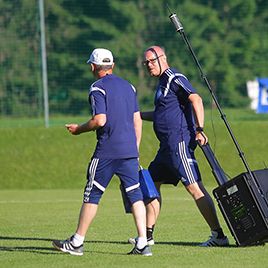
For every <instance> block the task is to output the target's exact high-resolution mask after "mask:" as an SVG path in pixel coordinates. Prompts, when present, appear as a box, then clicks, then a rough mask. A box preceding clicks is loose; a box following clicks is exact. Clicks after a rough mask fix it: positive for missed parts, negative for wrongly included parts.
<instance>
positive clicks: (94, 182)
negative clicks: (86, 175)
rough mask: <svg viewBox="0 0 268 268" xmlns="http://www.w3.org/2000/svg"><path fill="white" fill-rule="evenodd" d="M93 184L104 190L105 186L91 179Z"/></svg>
mask: <svg viewBox="0 0 268 268" xmlns="http://www.w3.org/2000/svg"><path fill="white" fill-rule="evenodd" d="M93 184H94V185H95V186H96V187H97V188H99V189H100V190H101V191H103V192H104V191H105V188H104V187H103V186H102V185H100V184H99V183H98V182H96V181H93Z"/></svg>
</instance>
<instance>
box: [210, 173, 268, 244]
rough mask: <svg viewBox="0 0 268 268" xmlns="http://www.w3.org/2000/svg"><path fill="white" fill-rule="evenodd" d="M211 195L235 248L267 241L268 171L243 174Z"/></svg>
mask: <svg viewBox="0 0 268 268" xmlns="http://www.w3.org/2000/svg"><path fill="white" fill-rule="evenodd" d="M213 194H214V197H215V198H216V200H217V202H218V205H219V208H220V210H221V212H222V214H223V217H224V219H225V221H226V223H227V225H228V227H229V229H230V231H231V233H232V235H233V237H234V239H235V241H236V244H237V245H238V246H250V245H258V244H264V243H265V242H267V241H268V169H262V170H256V171H252V174H249V173H248V172H245V173H242V174H240V175H238V176H236V177H235V178H233V179H231V180H229V181H227V182H225V183H224V184H222V185H220V186H219V187H218V188H216V189H214V190H213Z"/></svg>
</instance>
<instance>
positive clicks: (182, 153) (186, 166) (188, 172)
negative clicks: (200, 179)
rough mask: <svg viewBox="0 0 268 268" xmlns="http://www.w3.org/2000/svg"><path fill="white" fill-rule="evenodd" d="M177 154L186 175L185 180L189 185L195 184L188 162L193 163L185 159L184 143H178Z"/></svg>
mask: <svg viewBox="0 0 268 268" xmlns="http://www.w3.org/2000/svg"><path fill="white" fill-rule="evenodd" d="M179 154H180V157H181V160H182V165H183V167H184V169H185V173H186V175H187V178H188V180H189V182H190V184H192V183H195V182H196V180H195V178H194V174H193V171H192V169H191V165H190V162H193V159H191V158H187V154H186V150H185V142H184V141H182V142H179Z"/></svg>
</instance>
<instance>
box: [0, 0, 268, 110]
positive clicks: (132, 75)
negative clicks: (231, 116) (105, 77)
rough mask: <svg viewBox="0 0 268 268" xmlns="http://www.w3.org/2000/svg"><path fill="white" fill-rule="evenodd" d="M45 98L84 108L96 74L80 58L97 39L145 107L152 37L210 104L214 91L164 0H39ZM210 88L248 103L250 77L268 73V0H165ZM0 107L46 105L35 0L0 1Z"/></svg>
mask: <svg viewBox="0 0 268 268" xmlns="http://www.w3.org/2000/svg"><path fill="white" fill-rule="evenodd" d="M44 3H45V23H46V48H47V63H48V88H49V106H50V112H51V113H55V114H58V113H60V114H61V113H68V114H84V113H87V112H88V105H87V101H86V98H87V91H88V88H89V86H90V84H91V83H92V82H93V81H94V78H93V77H92V76H91V75H90V72H89V67H88V66H87V64H86V63H85V62H86V60H87V58H88V56H89V54H90V52H91V51H92V50H93V49H94V48H96V47H105V48H108V49H110V50H112V52H113V54H114V57H115V63H116V67H115V73H116V74H118V75H121V76H123V77H124V78H126V79H127V80H129V81H130V82H131V83H132V84H133V85H134V86H135V87H136V88H137V90H138V94H139V100H140V104H141V106H142V107H145V106H150V105H152V101H153V94H154V92H153V90H154V87H155V85H156V83H157V79H152V78H149V77H148V75H147V73H146V70H145V68H144V66H143V64H142V61H143V51H144V49H146V48H147V47H148V46H150V45H153V44H158V45H160V46H162V47H164V48H165V50H166V53H167V56H168V60H169V63H170V65H171V66H174V67H176V68H178V69H179V70H180V71H181V72H183V73H184V74H185V75H186V76H187V77H188V78H189V80H190V81H191V82H192V84H193V85H194V87H196V88H197V90H198V92H200V94H201V95H202V97H203V99H204V102H205V104H206V105H209V104H210V102H211V97H210V93H209V92H208V90H207V88H206V85H205V84H204V81H203V79H202V77H200V73H199V71H198V69H197V67H196V65H195V63H194V61H193V59H192V57H191V54H190V53H189V50H188V48H187V47H186V45H185V44H184V42H183V40H182V38H180V36H179V34H178V33H176V31H175V28H174V26H173V25H172V23H171V22H170V20H169V15H170V14H169V11H168V9H167V5H166V4H167V1H162V0H158V1H155V0H132V1H124V0H102V1H98V0H90V1H86V0H68V1H67V0H45V1H44ZM168 5H169V8H170V9H171V10H172V12H175V13H177V15H178V17H179V18H180V20H181V22H182V24H183V26H184V31H185V34H186V36H187V37H188V39H189V41H190V43H191V45H192V47H193V50H194V51H195V54H196V55H197V58H198V60H199V61H200V64H201V66H202V68H203V70H204V72H205V74H206V76H207V78H208V80H209V82H210V84H211V86H212V89H213V90H214V92H215V94H216V96H217V99H218V101H219V103H220V104H221V105H223V106H226V107H246V106H247V105H248V103H249V99H248V98H247V91H246V81H248V80H252V79H254V78H255V77H266V76H267V75H268V71H267V59H266V57H265V55H267V54H268V35H267V24H268V3H267V1H265V0H225V1H223V0H220V1H219V0H217V1H216V0H215V1H214V0H206V1H204V0H184V1H176V0H169V1H168ZM0 31H1V43H0V65H1V69H0V76H1V81H0V111H1V114H2V115H18V114H19V111H23V112H24V113H25V114H26V115H38V114H40V113H42V109H41V108H40V107H42V90H41V88H42V83H41V81H42V80H41V59H40V26H39V11H38V0H13V1H11V0H1V1H0Z"/></svg>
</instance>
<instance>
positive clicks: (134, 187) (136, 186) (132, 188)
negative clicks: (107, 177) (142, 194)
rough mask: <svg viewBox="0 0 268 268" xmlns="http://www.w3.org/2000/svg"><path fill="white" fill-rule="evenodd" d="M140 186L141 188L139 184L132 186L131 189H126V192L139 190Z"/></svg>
mask: <svg viewBox="0 0 268 268" xmlns="http://www.w3.org/2000/svg"><path fill="white" fill-rule="evenodd" d="M139 186H140V183H137V184H134V185H132V186H130V187H127V188H126V192H129V191H131V190H134V189H136V188H138V187H139Z"/></svg>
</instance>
